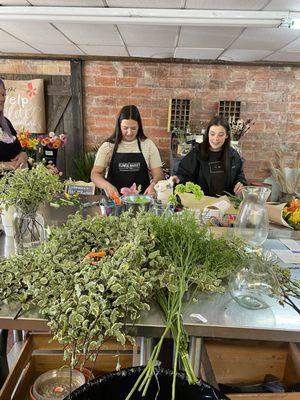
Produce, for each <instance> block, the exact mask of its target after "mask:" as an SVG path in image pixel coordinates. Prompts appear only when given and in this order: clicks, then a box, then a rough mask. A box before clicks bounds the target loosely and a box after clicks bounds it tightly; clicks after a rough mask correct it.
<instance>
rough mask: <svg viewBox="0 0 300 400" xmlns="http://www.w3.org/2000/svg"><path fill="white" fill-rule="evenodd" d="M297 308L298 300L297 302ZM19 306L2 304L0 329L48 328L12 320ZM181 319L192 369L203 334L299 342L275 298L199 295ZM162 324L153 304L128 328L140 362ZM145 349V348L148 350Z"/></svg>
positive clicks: (299, 272) (298, 272)
mask: <svg viewBox="0 0 300 400" xmlns="http://www.w3.org/2000/svg"><path fill="white" fill-rule="evenodd" d="M264 247H266V248H268V249H275V248H278V249H279V248H285V246H284V245H283V244H282V243H281V242H280V241H279V240H278V239H267V241H266V242H265V245H264ZM0 252H1V254H2V255H4V256H6V257H7V256H9V255H10V254H12V253H13V252H14V248H13V238H5V237H2V238H0ZM286 267H287V268H292V273H293V276H294V277H295V278H300V265H295V264H293V265H286ZM297 304H298V305H299V307H300V301H298V302H297ZM19 308H20V307H19V305H17V304H10V305H4V306H3V305H2V306H1V308H0V328H2V329H18V330H31V331H48V330H49V329H48V326H47V321H46V320H44V319H42V318H40V316H39V314H38V312H37V311H34V310H31V311H30V312H28V313H26V314H24V315H22V316H21V317H19V318H18V319H15V316H16V315H17V313H18V311H19ZM191 314H200V315H201V316H203V317H204V318H205V319H206V320H207V322H205V323H203V322H200V321H199V320H198V319H197V318H195V317H192V316H191ZM183 321H184V325H185V327H186V330H187V333H188V335H189V336H190V338H191V345H190V355H191V359H192V361H193V364H194V367H195V370H196V371H197V370H199V369H198V367H199V365H198V363H199V360H200V357H198V353H199V351H200V350H199V349H200V346H201V340H200V338H202V337H214V338H233V339H257V340H269V341H286V342H290V341H291V342H300V315H299V314H297V312H296V311H295V310H293V309H292V308H291V307H289V306H285V307H282V306H281V305H279V304H278V303H277V302H276V301H274V305H273V306H272V307H271V308H267V309H262V310H247V309H245V308H242V307H241V306H239V304H238V303H236V302H235V301H234V300H233V299H232V298H231V296H230V294H229V293H228V292H225V293H224V294H204V293H199V294H198V302H197V303H192V304H186V305H185V306H184V309H183ZM163 327H164V319H163V317H162V314H161V312H160V310H159V309H158V307H157V305H156V304H153V305H152V307H151V311H150V312H147V313H145V314H143V315H142V316H141V318H140V320H139V321H138V322H137V323H136V324H135V326H133V327H131V328H130V327H129V329H130V330H131V332H132V333H133V334H134V335H135V336H136V337H143V338H144V339H143V340H142V343H143V344H144V346H143V347H142V358H143V360H141V362H142V363H143V362H144V361H145V360H147V358H148V353H149V351H150V350H151V345H150V341H151V340H150V341H147V339H146V338H153V337H159V336H160V334H161V333H162V330H163ZM147 349H148V351H147Z"/></svg>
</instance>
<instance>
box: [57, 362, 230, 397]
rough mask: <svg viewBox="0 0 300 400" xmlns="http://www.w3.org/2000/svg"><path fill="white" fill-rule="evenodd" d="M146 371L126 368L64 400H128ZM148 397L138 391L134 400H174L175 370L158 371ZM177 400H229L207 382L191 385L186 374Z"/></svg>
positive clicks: (180, 380)
mask: <svg viewBox="0 0 300 400" xmlns="http://www.w3.org/2000/svg"><path fill="white" fill-rule="evenodd" d="M142 370H143V367H134V368H126V369H123V370H121V371H118V372H117V371H116V372H110V373H108V374H105V375H103V376H101V377H98V378H96V379H93V380H91V381H89V382H87V383H85V384H84V385H83V386H81V387H80V388H78V389H76V390H75V391H74V392H73V393H72V394H70V395H69V396H67V397H65V399H64V400H100V399H101V400H125V398H126V396H127V394H128V393H129V392H130V390H131V389H132V387H133V385H134V383H135V382H136V380H137V378H138V377H139V375H140V373H141V372H142ZM155 372H156V374H155V376H153V377H152V380H151V383H150V385H149V388H148V391H147V394H146V396H145V397H142V395H141V394H140V393H139V392H138V391H136V392H135V393H134V394H133V396H132V397H131V399H132V400H170V399H171V392H172V379H173V375H172V370H169V369H164V368H156V370H155ZM176 400H229V399H228V397H226V396H225V395H223V394H221V393H220V392H219V391H218V390H216V389H215V388H213V387H212V386H210V385H209V384H208V383H206V382H203V381H201V382H199V383H198V384H196V385H189V383H188V381H187V380H186V378H185V374H184V373H178V374H177V379H176Z"/></svg>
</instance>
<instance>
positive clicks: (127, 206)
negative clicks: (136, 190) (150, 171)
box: [122, 194, 153, 212]
mask: <svg viewBox="0 0 300 400" xmlns="http://www.w3.org/2000/svg"><path fill="white" fill-rule="evenodd" d="M122 203H123V206H124V211H129V210H133V211H134V212H139V211H149V210H150V208H151V206H152V204H153V198H152V197H151V196H147V195H143V194H139V195H127V196H123V197H122Z"/></svg>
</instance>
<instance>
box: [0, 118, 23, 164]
mask: <svg viewBox="0 0 300 400" xmlns="http://www.w3.org/2000/svg"><path fill="white" fill-rule="evenodd" d="M5 119H6V122H7V123H8V125H9V128H10V131H11V133H12V134H13V135H14V136H17V132H16V131H15V129H14V127H13V126H12V124H11V122H10V121H9V120H8V119H7V118H5ZM21 151H22V147H21V144H20V142H19V140H18V139H16V140H15V141H14V142H13V143H4V142H1V141H0V162H1V161H4V162H5V161H10V160H12V159H13V158H15V157H16V156H17V155H18V154H19V153H20V152H21Z"/></svg>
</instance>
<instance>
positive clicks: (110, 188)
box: [103, 182, 119, 197]
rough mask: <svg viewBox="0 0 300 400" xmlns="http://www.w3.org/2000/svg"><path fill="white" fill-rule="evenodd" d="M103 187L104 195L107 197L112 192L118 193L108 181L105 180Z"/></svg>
mask: <svg viewBox="0 0 300 400" xmlns="http://www.w3.org/2000/svg"><path fill="white" fill-rule="evenodd" d="M103 189H104V191H105V193H106V196H108V197H110V195H111V194H112V193H118V194H119V191H118V189H117V188H116V187H115V186H114V185H112V184H111V183H109V182H107V183H106V184H105V186H104V187H103Z"/></svg>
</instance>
